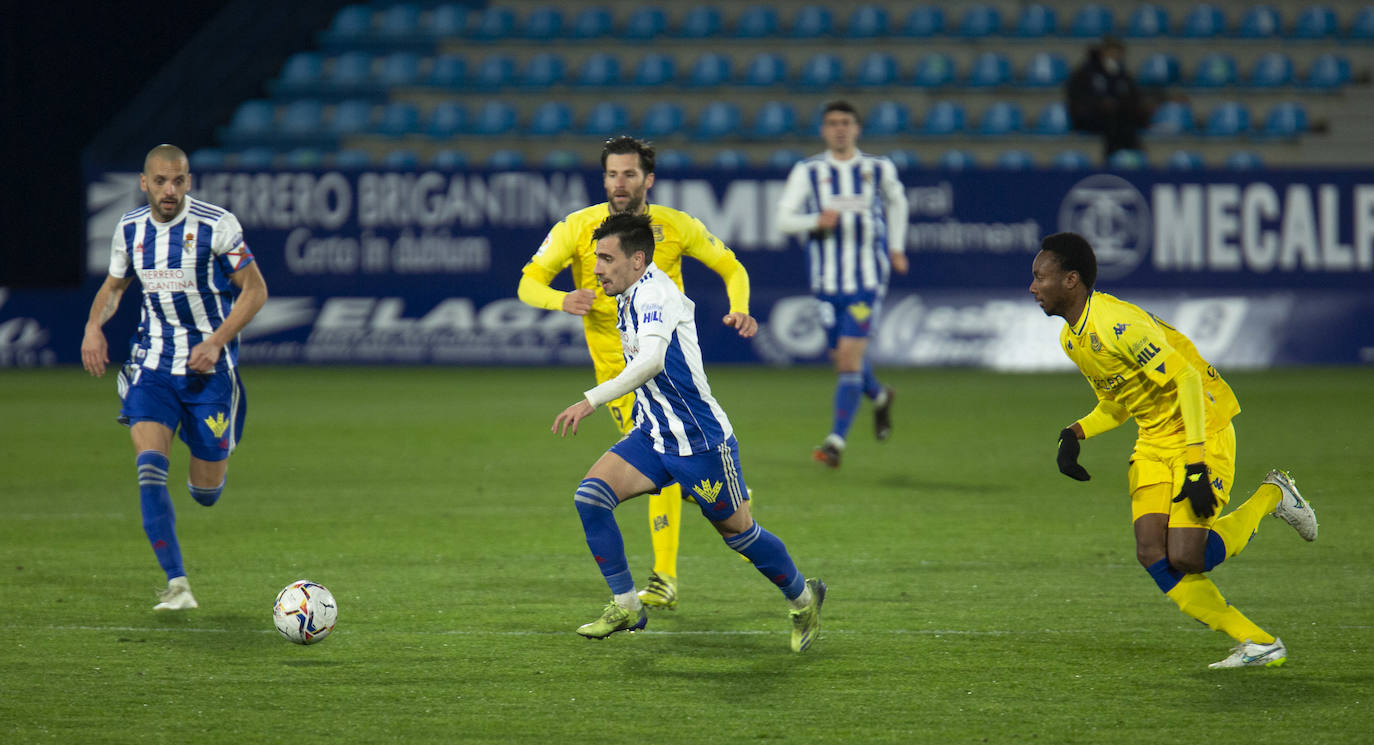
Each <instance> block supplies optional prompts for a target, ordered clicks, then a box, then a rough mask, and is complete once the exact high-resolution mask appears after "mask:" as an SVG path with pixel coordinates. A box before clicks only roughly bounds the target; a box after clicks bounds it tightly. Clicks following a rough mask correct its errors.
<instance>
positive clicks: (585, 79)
mask: <svg viewBox="0 0 1374 745" xmlns="http://www.w3.org/2000/svg"><path fill="white" fill-rule="evenodd" d="M576 82H577V84H578V85H580V86H583V87H586V88H609V87H611V86H614V85H617V84H619V83H620V58H619V57H617V56H615V55H614V54H610V53H607V52H594V53H593V54H592V55H591V56H589V57H587V58H586V59H585V60H583V61H582V66H581V67H580V68H579V69H578V71H577V81H576Z"/></svg>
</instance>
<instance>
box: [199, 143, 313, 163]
mask: <svg viewBox="0 0 1374 745" xmlns="http://www.w3.org/2000/svg"><path fill="white" fill-rule="evenodd" d="M282 160H283V162H284V163H285V164H286V166H287V167H288V168H319V167H321V166H323V165H324V160H325V158H324V151H322V150H320V149H319V148H317V147H295V148H291V149H290V150H287V151H286V155H285V156H283V157H282ZM192 165H194V163H193V164H192Z"/></svg>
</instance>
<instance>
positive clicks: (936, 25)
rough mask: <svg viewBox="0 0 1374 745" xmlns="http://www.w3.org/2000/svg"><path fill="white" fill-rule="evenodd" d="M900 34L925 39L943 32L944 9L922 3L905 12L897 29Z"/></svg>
mask: <svg viewBox="0 0 1374 745" xmlns="http://www.w3.org/2000/svg"><path fill="white" fill-rule="evenodd" d="M899 31H900V33H901V35H902V36H908V37H911V38H913V39H926V38H929V37H932V36H939V35H940V34H943V33H944V32H945V11H944V9H943V8H941V7H940V6H938V5H922V6H919V7H917V8H913V9H912V10H911V11H910V12H909V13H907V14H906V20H904V21H902V27H901V29H900V30H899Z"/></svg>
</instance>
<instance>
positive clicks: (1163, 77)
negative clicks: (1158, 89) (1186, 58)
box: [1135, 52, 1179, 87]
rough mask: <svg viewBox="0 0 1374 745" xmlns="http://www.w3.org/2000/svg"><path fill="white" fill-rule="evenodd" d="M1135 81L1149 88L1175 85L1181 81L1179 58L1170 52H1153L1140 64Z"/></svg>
mask: <svg viewBox="0 0 1374 745" xmlns="http://www.w3.org/2000/svg"><path fill="white" fill-rule="evenodd" d="M1135 79H1136V82H1137V83H1139V84H1140V85H1142V86H1147V87H1149V86H1165V85H1174V84H1176V83H1177V82H1178V81H1179V65H1178V58H1177V57H1175V56H1174V55H1172V54H1169V53H1168V52H1152V53H1151V54H1149V55H1148V56H1146V57H1145V59H1144V60H1143V61H1142V62H1141V63H1140V69H1139V70H1136V76H1135Z"/></svg>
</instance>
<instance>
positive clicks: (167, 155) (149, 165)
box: [143, 145, 190, 173]
mask: <svg viewBox="0 0 1374 745" xmlns="http://www.w3.org/2000/svg"><path fill="white" fill-rule="evenodd" d="M158 160H160V161H164V162H167V163H172V164H179V163H185V164H186V167H187V170H190V160H189V159H188V158H187V157H186V151H184V150H182V149H181V148H179V147H177V146H176V145H158V146H157V147H155V148H153V149H152V150H149V151H148V157H146V158H144V159H143V172H144V173H152V169H153V162H154V161H158Z"/></svg>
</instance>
